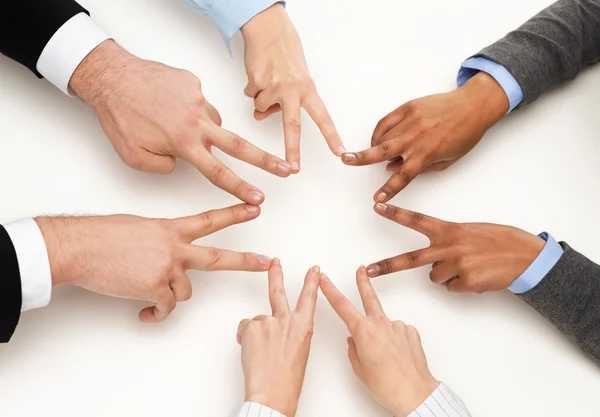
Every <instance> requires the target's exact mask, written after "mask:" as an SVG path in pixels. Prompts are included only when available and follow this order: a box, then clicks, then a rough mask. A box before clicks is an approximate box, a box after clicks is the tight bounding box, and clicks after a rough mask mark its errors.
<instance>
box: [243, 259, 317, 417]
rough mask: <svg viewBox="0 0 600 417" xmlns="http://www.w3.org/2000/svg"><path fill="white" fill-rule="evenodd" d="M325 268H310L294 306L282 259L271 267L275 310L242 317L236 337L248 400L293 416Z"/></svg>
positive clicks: (270, 273) (270, 275)
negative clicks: (321, 275)
mask: <svg viewBox="0 0 600 417" xmlns="http://www.w3.org/2000/svg"><path fill="white" fill-rule="evenodd" d="M319 279H320V270H319V267H318V266H314V267H313V268H311V269H310V270H309V271H308V273H307V275H306V279H305V281H304V288H303V289H302V293H301V294H300V298H299V299H298V303H297V304H296V309H295V310H291V309H290V306H289V303H288V299H287V296H286V294H285V287H284V285H283V271H282V269H281V264H280V262H279V260H278V259H275V260H274V261H273V265H272V266H271V269H270V270H269V300H270V302H271V308H272V316H256V317H255V318H254V319H252V320H249V319H246V320H242V321H241V322H240V325H239V327H238V332H237V341H238V343H239V344H240V345H241V346H242V365H243V368H244V378H245V382H246V401H248V402H255V403H258V404H262V405H265V406H267V407H269V408H271V409H273V410H276V411H278V412H280V413H282V414H284V415H285V416H286V417H294V416H295V414H296V409H297V407H298V399H299V398H300V393H301V391H302V383H303V381H304V374H305V371H306V364H307V362H308V355H309V352H310V343H311V339H312V334H313V324H314V315H315V307H316V303H317V293H318V291H319Z"/></svg>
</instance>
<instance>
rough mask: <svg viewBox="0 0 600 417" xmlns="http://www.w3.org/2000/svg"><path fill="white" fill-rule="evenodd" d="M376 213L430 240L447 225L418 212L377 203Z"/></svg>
mask: <svg viewBox="0 0 600 417" xmlns="http://www.w3.org/2000/svg"><path fill="white" fill-rule="evenodd" d="M375 211H376V212H377V213H378V214H380V215H381V216H383V217H385V218H386V219H390V220H392V221H394V222H396V223H398V224H401V225H402V226H405V227H408V228H409V229H413V230H415V231H417V232H419V233H422V234H424V235H425V236H427V237H428V238H430V239H431V238H433V237H435V235H436V234H437V233H438V232H440V229H442V228H443V227H444V225H446V222H444V221H443V220H439V219H436V218H435V217H430V216H426V215H425V214H421V213H418V212H416V211H410V210H405V209H403V208H400V207H396V206H394V205H393V204H382V203H377V204H375Z"/></svg>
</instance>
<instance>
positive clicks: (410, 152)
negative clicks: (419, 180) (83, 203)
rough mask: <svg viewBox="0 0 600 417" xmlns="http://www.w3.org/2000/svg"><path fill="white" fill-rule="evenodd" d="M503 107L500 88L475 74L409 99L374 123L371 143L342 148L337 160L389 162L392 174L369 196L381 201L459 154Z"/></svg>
mask: <svg viewBox="0 0 600 417" xmlns="http://www.w3.org/2000/svg"><path fill="white" fill-rule="evenodd" d="M507 111H508V98H507V97H506V94H505V93H504V90H503V89H502V87H500V85H499V84H498V83H497V82H496V80H494V79H493V78H492V77H491V76H490V75H488V74H486V73H483V72H482V73H479V74H477V75H475V76H474V77H473V78H471V79H470V80H469V81H467V82H466V83H465V84H464V85H463V86H462V87H461V88H459V89H457V90H455V91H452V92H450V93H444V94H436V95H432V96H427V97H423V98H419V99H416V100H412V101H409V102H408V103H406V104H403V105H402V106H400V107H398V108H397V109H396V110H394V111H393V112H391V113H390V114H388V115H387V116H386V117H384V118H383V119H382V120H381V121H380V122H379V123H378V124H377V127H376V128H375V131H374V132H373V138H372V140H371V148H369V149H367V150H364V151H361V152H355V153H345V154H344V155H343V156H342V161H343V162H344V163H345V164H347V165H354V166H361V165H371V164H375V163H378V162H383V161H386V160H388V161H390V162H389V163H388V164H387V169H388V170H389V171H392V172H394V174H393V175H392V177H391V178H390V179H389V180H388V181H387V182H386V183H385V184H384V186H383V187H381V188H380V189H379V190H378V191H377V192H376V193H375V195H374V200H375V201H377V202H379V203H385V202H387V201H389V200H390V199H391V198H392V197H394V196H395V195H396V194H398V193H399V192H400V191H402V190H403V189H404V188H405V187H406V186H407V185H408V184H409V183H410V182H411V181H412V180H414V179H415V177H417V175H419V174H421V173H424V172H429V171H442V170H444V169H446V168H448V167H449V166H450V165H452V164H454V163H455V162H456V161H458V160H459V159H460V158H462V157H463V156H465V155H466V154H467V153H468V152H469V151H470V150H471V149H473V148H474V147H475V145H477V144H478V143H479V141H480V140H481V138H482V137H483V135H484V134H485V132H486V131H487V130H488V129H489V128H490V127H492V126H493V125H494V124H495V123H496V122H497V121H498V120H500V119H501V118H502V117H503V116H504V115H505V114H506V112H507Z"/></svg>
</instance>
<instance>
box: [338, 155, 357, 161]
mask: <svg viewBox="0 0 600 417" xmlns="http://www.w3.org/2000/svg"><path fill="white" fill-rule="evenodd" d="M342 159H343V160H344V162H356V161H358V156H356V154H355V153H345V154H344V155H342Z"/></svg>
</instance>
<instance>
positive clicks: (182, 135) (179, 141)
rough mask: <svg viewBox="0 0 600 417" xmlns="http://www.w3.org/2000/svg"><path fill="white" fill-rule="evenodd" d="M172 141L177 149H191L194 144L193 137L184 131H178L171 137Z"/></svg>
mask: <svg viewBox="0 0 600 417" xmlns="http://www.w3.org/2000/svg"><path fill="white" fill-rule="evenodd" d="M171 141H172V142H173V146H174V147H175V148H177V149H186V148H189V147H190V145H191V144H192V142H193V139H192V137H191V136H190V135H189V134H188V133H187V132H183V131H178V132H176V133H175V134H174V135H172V137H171Z"/></svg>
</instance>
